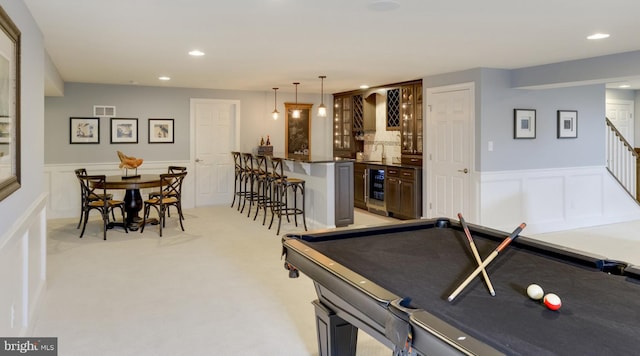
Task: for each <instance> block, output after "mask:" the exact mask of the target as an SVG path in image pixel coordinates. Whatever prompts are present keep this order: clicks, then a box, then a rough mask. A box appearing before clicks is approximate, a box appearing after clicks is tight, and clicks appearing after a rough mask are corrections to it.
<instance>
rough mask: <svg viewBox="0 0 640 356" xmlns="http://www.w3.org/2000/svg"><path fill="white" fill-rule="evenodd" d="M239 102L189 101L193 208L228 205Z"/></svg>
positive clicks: (229, 201)
mask: <svg viewBox="0 0 640 356" xmlns="http://www.w3.org/2000/svg"><path fill="white" fill-rule="evenodd" d="M239 118H240V102H239V101H237V100H214V99H191V127H192V128H193V131H192V132H191V137H192V140H191V142H193V145H192V151H191V152H192V155H191V156H192V158H193V159H194V161H195V178H194V179H195V182H194V185H195V195H196V196H195V206H196V207H198V206H205V205H219V204H230V203H231V200H232V199H233V178H234V177H233V175H234V163H233V157H232V156H231V151H234V150H236V149H237V146H238V141H239Z"/></svg>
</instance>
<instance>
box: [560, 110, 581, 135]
mask: <svg viewBox="0 0 640 356" xmlns="http://www.w3.org/2000/svg"><path fill="white" fill-rule="evenodd" d="M577 137H578V111H577V110H558V138H577Z"/></svg>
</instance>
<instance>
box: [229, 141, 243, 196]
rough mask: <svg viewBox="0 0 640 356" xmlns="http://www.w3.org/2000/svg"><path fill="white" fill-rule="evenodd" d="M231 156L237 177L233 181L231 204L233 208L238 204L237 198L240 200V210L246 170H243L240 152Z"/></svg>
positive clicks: (233, 152)
mask: <svg viewBox="0 0 640 356" xmlns="http://www.w3.org/2000/svg"><path fill="white" fill-rule="evenodd" d="M231 155H232V156H233V164H234V166H235V176H234V179H233V201H232V202H231V207H232V208H233V205H234V204H235V203H236V198H238V209H240V199H241V196H242V194H243V191H242V173H243V172H244V169H243V168H242V157H241V154H240V152H237V151H231Z"/></svg>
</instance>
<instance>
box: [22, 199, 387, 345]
mask: <svg viewBox="0 0 640 356" xmlns="http://www.w3.org/2000/svg"><path fill="white" fill-rule="evenodd" d="M388 221H390V219H388V218H385V217H382V216H378V215H373V214H369V213H367V212H364V211H359V212H358V213H356V224H355V225H354V226H363V225H372V224H378V223H384V222H388ZM76 224H77V220H76V219H60V220H50V221H49V222H48V254H47V259H48V261H47V269H48V270H47V276H48V277H47V278H48V281H47V288H46V292H45V293H44V295H43V300H42V302H41V303H40V305H39V307H38V309H37V318H36V320H35V322H34V323H33V325H31V327H30V330H31V331H30V334H31V335H33V336H52V337H58V345H59V350H60V353H59V354H60V355H119V356H121V355H138V356H139V355H317V341H316V330H315V324H314V310H313V306H312V305H311V302H312V301H313V300H315V299H317V296H316V295H315V290H314V287H313V283H312V281H311V280H310V279H308V278H307V277H306V276H304V275H301V277H300V278H298V279H290V278H289V277H288V272H287V271H286V270H285V269H284V267H283V260H282V259H281V252H282V244H281V237H280V236H276V233H275V228H272V229H271V230H268V229H267V228H266V227H265V226H262V224H261V216H260V215H259V216H258V221H253V220H252V219H251V218H247V217H246V215H244V214H240V213H238V212H237V211H236V210H235V209H231V208H229V207H228V206H215V207H207V208H197V209H190V210H186V211H185V221H184V226H185V230H186V231H185V232H182V231H181V230H180V227H179V224H178V220H177V218H175V214H174V217H173V218H170V219H168V220H167V224H166V228H165V229H163V237H162V238H160V237H159V235H158V227H157V226H149V225H148V226H147V227H145V231H144V233H140V232H139V231H138V232H130V233H129V234H125V233H124V231H123V230H121V229H118V228H116V229H113V230H110V231H109V232H108V235H107V241H103V240H102V225H101V221H100V220H98V215H97V214H95V215H92V220H90V221H89V223H88V225H87V231H86V232H85V236H84V237H83V238H82V239H80V238H78V236H79V235H80V230H77V229H76ZM267 224H268V221H267ZM352 227H353V226H352ZM298 230H299V229H298V228H296V227H295V226H294V224H293V223H290V224H289V223H287V224H284V223H283V228H282V231H281V235H282V234H285V233H288V232H293V231H298ZM390 352H391V351H390V350H389V349H388V348H386V347H385V346H383V345H382V344H380V343H379V342H377V341H376V340H374V339H372V338H370V337H368V336H367V335H366V334H364V333H360V335H359V344H358V354H359V355H388V354H389V353H390Z"/></svg>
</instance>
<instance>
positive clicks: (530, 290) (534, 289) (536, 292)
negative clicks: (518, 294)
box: [527, 284, 544, 300]
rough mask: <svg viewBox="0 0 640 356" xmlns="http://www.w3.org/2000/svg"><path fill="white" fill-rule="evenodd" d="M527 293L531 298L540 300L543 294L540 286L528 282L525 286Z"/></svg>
mask: <svg viewBox="0 0 640 356" xmlns="http://www.w3.org/2000/svg"><path fill="white" fill-rule="evenodd" d="M527 295H528V296H529V298H531V299H533V300H540V299H542V297H543V296H544V291H543V290H542V287H540V286H539V285H537V284H530V285H529V286H528V287H527Z"/></svg>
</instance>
